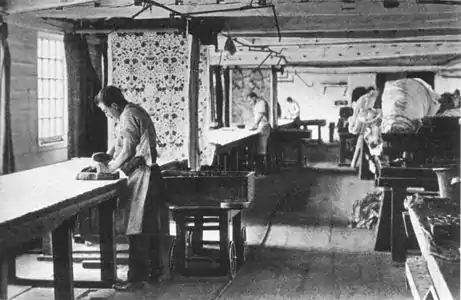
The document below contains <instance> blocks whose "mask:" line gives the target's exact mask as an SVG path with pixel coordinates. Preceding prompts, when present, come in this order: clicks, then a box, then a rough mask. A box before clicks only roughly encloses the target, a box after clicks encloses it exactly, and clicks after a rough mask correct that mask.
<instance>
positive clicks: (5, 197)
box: [0, 158, 126, 300]
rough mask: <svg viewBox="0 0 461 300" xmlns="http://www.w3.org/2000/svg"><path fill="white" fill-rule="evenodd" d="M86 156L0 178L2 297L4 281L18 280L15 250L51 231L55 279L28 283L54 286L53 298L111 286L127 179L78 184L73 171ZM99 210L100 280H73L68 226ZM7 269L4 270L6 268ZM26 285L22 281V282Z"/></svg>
mask: <svg viewBox="0 0 461 300" xmlns="http://www.w3.org/2000/svg"><path fill="white" fill-rule="evenodd" d="M91 164H92V161H91V160H90V159H88V158H85V159H72V160H70V161H66V162H63V163H58V164H55V165H51V166H46V167H41V168H36V169H32V170H28V171H22V172H17V173H13V174H8V175H3V176H0V199H1V201H2V204H1V209H0V254H1V255H0V258H1V272H0V299H7V285H8V279H10V280H11V279H13V281H14V279H17V278H16V274H15V270H14V264H11V262H12V261H14V258H15V257H14V247H15V246H16V245H18V244H20V243H23V242H27V241H30V240H32V239H36V238H40V237H43V236H45V235H46V234H47V233H48V232H50V231H52V244H53V270H54V280H40V281H37V280H34V281H31V282H29V283H28V284H31V283H32V284H35V285H40V286H47V285H48V286H49V285H51V286H53V285H54V296H55V299H59V300H68V299H74V290H73V289H74V286H76V287H110V286H111V285H112V284H113V283H114V282H115V280H116V264H115V261H116V260H115V254H116V250H115V239H114V235H115V230H114V222H115V208H116V200H117V198H118V197H122V196H123V194H124V193H123V191H124V188H125V187H126V179H123V178H122V179H118V180H110V181H80V180H76V179H75V178H76V175H77V173H78V172H79V171H80V170H82V169H83V168H84V167H86V166H89V165H91ZM92 206H98V208H99V234H100V255H101V281H99V282H85V281H75V282H74V280H73V263H72V241H71V228H72V227H73V221H74V220H73V219H74V217H75V215H76V214H77V213H78V212H79V211H81V210H82V209H84V208H88V207H92ZM9 268H10V270H9V271H8V269H9ZM21 282H24V280H21Z"/></svg>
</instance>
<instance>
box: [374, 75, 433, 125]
mask: <svg viewBox="0 0 461 300" xmlns="http://www.w3.org/2000/svg"><path fill="white" fill-rule="evenodd" d="M439 97H440V95H438V94H437V93H435V92H434V91H433V90H432V87H431V86H430V85H428V84H427V83H426V82H424V81H423V80H421V79H419V78H404V79H399V80H394V81H388V82H386V85H385V87H384V91H383V94H382V112H383V120H382V123H381V133H412V132H416V131H418V130H419V128H420V126H421V119H422V118H424V117H431V116H434V115H435V114H436V113H437V111H438V110H439V108H440V103H439V102H438V99H439Z"/></svg>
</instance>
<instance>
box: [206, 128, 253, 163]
mask: <svg viewBox="0 0 461 300" xmlns="http://www.w3.org/2000/svg"><path fill="white" fill-rule="evenodd" d="M208 140H209V143H210V144H212V145H214V146H215V147H216V151H215V153H216V154H215V159H214V164H215V165H216V166H217V168H218V169H220V170H243V169H246V170H252V168H253V165H254V160H255V153H256V146H257V142H258V132H257V131H256V130H248V129H239V128H233V127H225V128H220V129H215V130H210V132H209V135H208ZM228 158H229V161H228Z"/></svg>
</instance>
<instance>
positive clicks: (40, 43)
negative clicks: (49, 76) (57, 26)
mask: <svg viewBox="0 0 461 300" xmlns="http://www.w3.org/2000/svg"><path fill="white" fill-rule="evenodd" d="M42 42H43V41H42V39H41V38H38V39H37V56H38V57H42Z"/></svg>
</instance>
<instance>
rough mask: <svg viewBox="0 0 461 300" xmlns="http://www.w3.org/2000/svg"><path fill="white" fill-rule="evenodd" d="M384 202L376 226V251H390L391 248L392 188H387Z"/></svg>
mask: <svg viewBox="0 0 461 300" xmlns="http://www.w3.org/2000/svg"><path fill="white" fill-rule="evenodd" d="M383 193H384V195H383V202H382V203H381V207H380V210H379V219H378V224H377V226H376V241H375V251H389V250H390V249H391V218H390V216H391V202H392V190H391V189H389V188H385V189H384V191H383Z"/></svg>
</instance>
